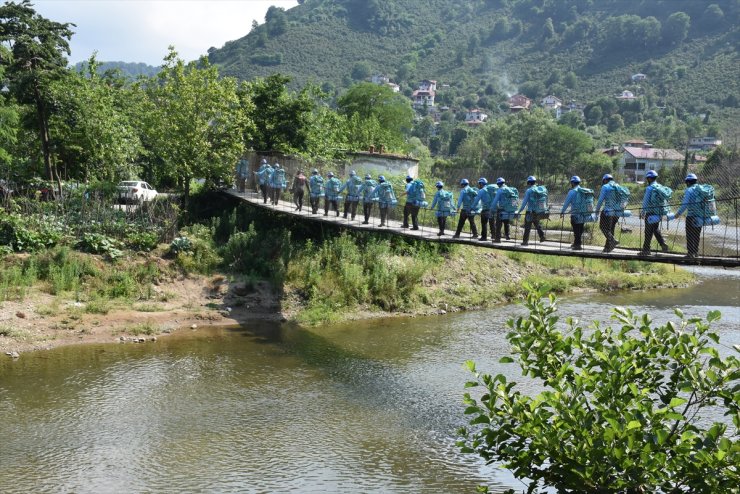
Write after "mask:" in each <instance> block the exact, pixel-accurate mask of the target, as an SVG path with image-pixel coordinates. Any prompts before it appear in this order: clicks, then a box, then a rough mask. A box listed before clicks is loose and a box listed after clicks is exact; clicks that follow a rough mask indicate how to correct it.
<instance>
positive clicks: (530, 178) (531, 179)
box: [527, 175, 537, 184]
mask: <svg viewBox="0 0 740 494" xmlns="http://www.w3.org/2000/svg"><path fill="white" fill-rule="evenodd" d="M536 181H537V177H535V176H534V175H530V176H528V177H527V183H528V184H532V183H534V182H536Z"/></svg>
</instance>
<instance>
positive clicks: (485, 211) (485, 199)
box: [471, 177, 495, 241]
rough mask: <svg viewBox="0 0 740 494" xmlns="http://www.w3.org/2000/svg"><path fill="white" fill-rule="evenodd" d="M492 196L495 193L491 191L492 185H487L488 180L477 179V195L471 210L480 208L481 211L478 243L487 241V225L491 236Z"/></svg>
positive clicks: (492, 218) (493, 222)
mask: <svg viewBox="0 0 740 494" xmlns="http://www.w3.org/2000/svg"><path fill="white" fill-rule="evenodd" d="M494 195H495V191H494V190H493V185H489V184H488V180H486V179H485V178H484V177H481V178H479V179H478V195H477V196H476V197H475V200H474V201H473V204H472V205H471V208H472V209H477V208H479V207H480V209H481V213H480V223H481V225H480V230H481V232H480V238H479V239H478V240H480V241H485V240H488V225H489V223H490V225H491V235H493V228H494V224H495V218H494V215H493V213H492V211H491V202H493V198H494ZM479 204H480V206H479Z"/></svg>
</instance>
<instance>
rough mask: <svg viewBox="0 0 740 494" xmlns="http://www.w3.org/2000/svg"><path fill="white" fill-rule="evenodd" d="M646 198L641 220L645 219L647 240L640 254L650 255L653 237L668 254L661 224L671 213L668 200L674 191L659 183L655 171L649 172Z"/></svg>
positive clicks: (646, 176) (646, 177)
mask: <svg viewBox="0 0 740 494" xmlns="http://www.w3.org/2000/svg"><path fill="white" fill-rule="evenodd" d="M645 183H646V184H647V188H646V189H645V197H644V198H643V200H642V210H641V211H640V218H644V219H645V240H644V241H643V243H642V250H640V252H639V253H638V255H641V256H649V255H650V244H651V243H652V241H653V236H654V237H655V239H656V240H657V241H658V243H659V244H660V249H661V250H662V251H663V252H668V244H667V243H666V242H665V240H664V239H663V235H661V233H660V223H661V222H662V219H663V217H664V216H667V215H668V214H669V213H670V209H669V207H668V199H670V198H671V195H672V194H673V191H672V190H671V189H670V188H669V187H666V186H665V185H661V184H659V183H658V173H657V172H656V171H655V170H649V171H648V172H647V173H646V174H645Z"/></svg>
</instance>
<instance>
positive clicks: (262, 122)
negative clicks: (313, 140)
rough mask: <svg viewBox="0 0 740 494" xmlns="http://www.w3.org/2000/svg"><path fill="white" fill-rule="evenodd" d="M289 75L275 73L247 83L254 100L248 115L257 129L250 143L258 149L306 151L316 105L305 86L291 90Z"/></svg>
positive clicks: (286, 151)
mask: <svg viewBox="0 0 740 494" xmlns="http://www.w3.org/2000/svg"><path fill="white" fill-rule="evenodd" d="M289 82H290V77H287V76H284V75H282V74H273V75H271V76H269V77H267V78H265V79H257V80H255V81H253V82H251V83H249V84H248V92H249V95H250V98H251V101H252V103H253V105H254V106H253V111H252V112H250V114H249V117H250V119H251V120H252V122H254V133H253V136H252V138H251V139H250V141H249V143H250V144H251V145H252V148H254V149H256V150H258V151H279V152H282V153H291V152H303V151H305V150H306V140H307V139H308V134H309V132H310V123H311V116H312V114H313V111H314V109H315V107H316V104H315V102H314V100H313V99H312V98H311V95H310V91H312V90H313V89H309V88H306V89H304V90H303V91H301V92H300V93H298V94H290V93H288V89H287V84H288V83H289Z"/></svg>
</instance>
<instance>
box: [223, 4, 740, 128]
mask: <svg viewBox="0 0 740 494" xmlns="http://www.w3.org/2000/svg"><path fill="white" fill-rule="evenodd" d="M739 17H740V3H738V2H737V1H735V0H716V1H714V2H710V1H699V0H671V1H667V0H665V1H658V0H653V1H624V0H599V1H593V0H558V1H550V0H468V1H466V2H458V1H455V0H426V1H423V2H422V1H419V0H385V1H379V0H369V1H368V0H305V1H304V2H301V4H300V5H298V6H296V7H295V8H292V9H290V10H288V11H284V10H282V9H279V8H276V7H272V8H271V9H270V11H268V14H267V16H266V22H265V23H264V24H262V25H258V26H257V25H254V26H253V28H252V30H251V32H250V33H249V34H248V35H246V36H244V37H243V38H241V39H238V40H235V41H230V42H227V43H226V44H225V45H224V46H223V47H222V48H220V49H215V48H212V49H210V50H209V57H210V60H211V62H213V63H215V64H217V65H218V66H219V67H220V69H221V72H222V73H223V74H224V75H230V76H235V77H238V78H241V79H251V78H253V77H257V76H266V75H269V74H272V73H275V72H280V73H284V74H287V75H290V76H291V77H292V78H293V80H294V84H295V85H296V86H302V85H303V84H305V83H307V82H309V81H312V82H315V83H318V84H320V85H322V86H323V87H324V89H325V90H328V91H329V92H332V91H334V90H336V91H340V90H341V89H342V88H344V87H347V86H349V85H350V84H352V83H353V82H355V81H357V80H361V79H365V78H367V77H368V76H369V75H372V74H386V75H388V76H389V77H390V78H391V79H392V80H393V81H394V82H396V83H398V84H399V85H400V86H401V89H402V91H403V92H404V93H405V94H410V93H411V91H412V90H413V89H414V88H415V86H416V83H417V82H418V81H419V80H421V79H435V80H437V81H439V82H440V84H449V86H450V87H449V88H445V90H440V91H439V93H438V100H437V101H438V103H439V104H440V105H447V106H451V107H452V106H457V107H461V108H464V107H472V106H478V107H481V108H486V109H489V110H493V111H495V110H500V109H501V108H503V107H502V103H503V102H504V101H505V100H506V97H507V96H508V95H510V94H512V93H516V92H522V93H524V94H526V95H527V96H529V97H532V98H539V97H543V96H545V95H547V94H554V95H556V96H558V97H560V98H561V99H563V100H568V101H571V100H573V101H576V102H578V103H581V104H588V103H590V102H594V101H596V100H598V99H599V98H602V97H612V96H614V95H615V94H618V93H620V92H621V91H623V90H625V89H630V90H632V91H633V92H635V94H637V95H639V96H641V97H644V98H645V103H644V104H645V105H647V106H651V107H660V108H668V109H669V110H670V111H675V113H676V114H677V115H678V116H679V117H682V116H685V115H691V114H696V115H699V114H701V115H703V114H705V113H706V112H707V111H710V112H711V114H712V116H713V118H714V119H715V121H720V122H723V123H724V126H725V127H726V128H727V127H728V126H729V127H733V128H734V127H735V126H736V125H737V122H738V120H740V119H739V118H738V117H740V110H739V109H738V107H740V85H739V84H738V80H740V63H738V54H737V46H738V40H739V32H740V28H739V27H738V24H737V23H736V22H734V21H733V19H737V18H739ZM638 72H641V73H644V74H646V75H647V76H648V78H647V81H644V82H642V83H640V85H639V86H637V85H634V84H633V83H632V81H631V80H630V76H631V75H632V74H635V73H638ZM626 123H628V122H626Z"/></svg>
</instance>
